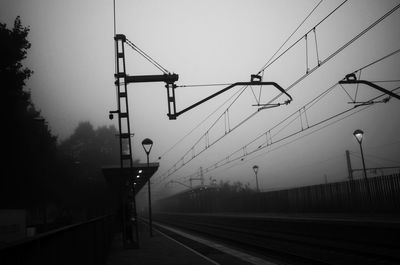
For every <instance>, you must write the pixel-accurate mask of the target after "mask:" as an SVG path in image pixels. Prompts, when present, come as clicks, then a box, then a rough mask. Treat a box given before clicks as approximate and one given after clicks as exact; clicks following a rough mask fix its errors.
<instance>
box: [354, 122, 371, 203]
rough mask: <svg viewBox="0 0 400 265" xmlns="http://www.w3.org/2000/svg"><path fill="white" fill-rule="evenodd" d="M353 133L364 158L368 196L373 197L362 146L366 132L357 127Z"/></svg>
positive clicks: (362, 158)
mask: <svg viewBox="0 0 400 265" xmlns="http://www.w3.org/2000/svg"><path fill="white" fill-rule="evenodd" d="M353 135H354V137H355V138H356V140H357V142H358V143H359V144H360V151H361V160H362V164H363V171H364V179H365V184H366V185H367V192H368V197H369V198H370V199H371V191H370V188H369V183H368V178H367V170H366V168H365V160H364V152H363V148H362V140H363V136H364V132H363V131H362V130H360V129H357V130H355V131H354V132H353Z"/></svg>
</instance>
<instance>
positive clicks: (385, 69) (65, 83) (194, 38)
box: [0, 0, 400, 190]
mask: <svg viewBox="0 0 400 265" xmlns="http://www.w3.org/2000/svg"><path fill="white" fill-rule="evenodd" d="M318 2H319V1H317V0H314V1H309V0H307V1H297V0H296V1H295V0H293V1H261V0H251V1H248V0H246V1H245V0H243V1H239V0H236V1H232V0H230V1H228V0H220V1H215V0H213V1H211V0H202V1H184V0H169V1H160V0H159V1H156V0H143V1H139V0H116V14H117V25H116V27H117V32H118V33H122V34H125V35H126V36H127V38H128V39H130V40H131V41H132V42H133V43H135V44H136V45H137V46H138V47H140V48H141V49H142V50H144V51H146V52H147V53H148V54H149V55H151V56H152V57H153V58H154V59H156V60H157V61H158V62H159V63H160V64H161V65H162V66H164V67H165V68H167V69H168V70H169V71H171V72H175V73H177V74H179V81H178V85H191V84H212V83H234V82H238V81H249V79H250V75H251V74H255V73H257V72H258V71H259V70H260V69H261V68H262V67H263V65H264V64H265V63H266V62H267V60H268V59H269V58H270V57H271V56H272V55H273V54H274V52H275V51H276V50H277V49H278V48H279V47H280V46H281V44H282V43H283V42H284V41H285V39H286V38H287V37H288V36H289V35H290V34H291V33H292V32H293V30H294V29H295V28H296V27H297V26H298V25H299V24H300V22H301V21H302V20H303V19H304V18H305V17H306V16H307V14H309V12H310V11H311V10H312V9H313V8H314V7H315V6H316V5H317V3H318ZM341 2H342V1H336V0H335V1H323V2H322V3H321V4H320V5H319V6H318V8H317V9H316V10H315V12H314V13H313V14H312V16H311V17H310V18H309V19H308V20H307V21H306V22H305V23H304V25H303V26H302V27H301V28H300V29H299V30H298V32H297V33H296V34H295V35H294V36H293V37H292V38H291V39H290V40H289V42H288V43H287V45H286V46H285V48H286V47H289V45H290V44H292V43H294V41H296V40H297V39H299V38H300V37H301V36H303V35H304V34H305V33H306V32H307V31H308V30H310V29H312V27H313V26H314V25H316V24H317V23H318V22H319V21H320V20H321V19H322V18H323V17H325V16H326V15H327V14H328V13H329V12H331V11H332V10H333V9H334V8H335V7H336V6H338V5H339V4H340V3H341ZM0 3H1V6H0V18H1V21H2V22H6V23H7V24H9V25H11V24H12V22H13V20H14V19H15V17H16V16H17V15H20V16H21V18H22V23H23V24H24V25H29V26H30V28H31V31H30V35H29V39H30V41H31V43H32V48H31V49H30V51H29V55H28V59H27V60H26V65H27V66H28V67H30V68H31V69H33V70H34V72H35V73H34V75H33V76H32V78H31V79H30V80H29V82H28V87H29V88H31V90H32V97H33V101H34V103H35V104H36V107H37V108H38V109H40V110H41V111H42V114H43V117H45V118H46V120H47V121H48V122H49V125H50V127H51V129H52V131H53V133H54V134H56V135H58V136H59V138H60V139H64V138H65V137H67V136H68V135H70V134H71V133H72V132H73V130H74V128H75V127H76V126H77V125H78V123H79V122H80V121H86V120H88V121H90V122H92V124H94V125H95V126H101V125H110V124H114V125H115V126H117V122H116V120H115V119H114V120H113V121H110V120H108V111H109V110H114V109H115V108H116V95H115V87H114V85H113V83H114V77H113V74H114V42H113V1H112V0H86V1H61V0H12V1H11V0H10V1H6V0H0ZM398 3H399V2H398V1H390V0H383V1H372V0H370V1H367V0H365V1H361V0H359V1H357V0H350V1H348V2H347V3H346V4H345V5H344V6H343V7H342V8H340V9H339V10H338V11H337V12H335V13H334V14H333V15H332V16H331V17H329V19H327V20H326V21H325V22H324V23H322V24H321V25H320V26H318V27H317V29H316V32H317V35H316V36H317V43H318V56H319V59H320V61H323V60H325V59H326V58H327V57H328V56H329V55H331V54H332V53H333V52H334V51H335V50H337V49H338V48H339V47H341V45H343V44H344V43H346V42H347V41H349V40H350V39H352V38H353V37H354V36H356V35H357V34H358V33H360V32H361V31H362V30H363V29H365V28H366V27H368V26H369V25H370V24H372V23H373V22H374V21H376V20H377V19H378V18H380V17H381V16H383V15H384V14H385V13H386V12H388V11H389V10H390V9H392V8H393V7H394V6H396V5H397V4H398ZM399 25H400V12H399V10H397V11H395V12H394V13H393V14H392V15H391V16H389V17H388V18H386V19H385V20H383V21H382V22H381V23H379V24H378V25H377V26H376V27H374V28H373V29H371V30H370V31H368V32H367V33H366V34H365V35H363V36H362V37H360V38H359V39H358V40H356V41H355V42H354V43H352V44H351V45H350V46H348V47H346V48H345V49H344V50H343V51H342V52H340V53H339V54H338V55H336V56H335V57H334V58H332V60H329V61H327V62H326V63H325V64H324V65H323V66H321V67H320V68H318V69H317V70H316V71H314V72H313V73H312V74H310V75H309V76H308V77H307V78H305V79H304V80H302V81H301V82H300V83H298V84H297V85H296V86H294V87H293V88H292V89H291V90H290V94H291V95H292V96H293V99H294V100H293V102H292V103H291V104H290V105H288V106H281V107H278V108H273V109H267V110H263V111H260V112H259V113H257V114H256V115H255V116H254V117H253V118H251V119H250V120H248V121H247V122H245V123H244V124H243V125H242V126H240V127H238V128H237V129H236V130H234V131H233V132H231V133H229V134H228V135H226V136H225V137H223V138H222V139H221V140H220V141H219V142H218V143H216V144H214V145H213V146H211V147H210V148H208V149H207V150H205V151H204V152H202V153H201V154H200V155H198V156H197V157H196V158H194V159H193V160H191V161H190V162H188V163H187V164H186V165H185V166H184V167H182V168H180V170H178V171H176V172H175V173H174V174H172V175H171V176H169V177H168V178H166V179H165V181H164V182H162V183H161V184H159V185H158V186H157V187H158V188H162V189H173V188H174V189H178V188H184V187H183V186H182V187H180V186H179V185H177V184H175V185H172V184H171V185H167V186H165V183H167V182H168V181H169V180H172V179H176V180H179V181H183V182H185V181H186V182H185V183H186V184H188V182H187V176H188V175H190V174H193V173H195V172H196V171H199V169H200V167H203V168H209V167H211V166H212V165H213V164H215V163H216V162H218V161H221V160H222V159H224V158H225V157H227V156H229V155H230V154H232V153H233V152H234V151H235V150H237V149H240V148H242V147H244V146H246V145H247V144H248V143H250V142H251V141H252V140H253V139H255V138H256V137H257V136H259V135H260V134H262V133H263V132H266V131H268V130H269V129H271V128H272V127H273V126H274V125H275V124H277V123H279V122H280V121H282V120H283V119H284V118H285V117H287V116H288V115H290V114H291V113H293V112H295V111H296V110H298V109H300V108H301V107H302V106H304V104H306V103H307V102H309V101H310V100H312V99H313V98H315V97H316V96H317V95H318V94H320V93H322V91H324V90H326V89H328V88H329V87H330V86H332V85H333V84H335V83H336V82H337V81H339V80H340V79H342V78H343V77H344V76H345V75H346V74H348V73H351V72H353V71H354V70H357V69H359V68H361V67H363V66H365V65H367V64H369V63H370V62H373V61H374V60H377V59H379V58H381V57H383V56H385V55H387V54H389V53H390V52H393V51H395V50H397V49H399V48H400V29H399ZM308 46H309V47H308V51H309V54H308V55H309V57H308V60H309V68H313V67H315V66H316V64H317V58H316V57H317V54H316V52H315V51H316V49H315V40H314V34H313V33H310V34H309V35H308ZM305 58H306V55H305V41H304V40H302V41H301V43H300V44H299V45H297V46H295V47H294V48H293V49H291V50H290V52H287V53H286V54H285V55H284V56H282V57H281V59H279V60H278V61H276V63H274V64H273V65H272V66H271V67H270V68H268V69H266V71H265V72H264V81H275V82H277V83H278V84H280V85H281V86H282V87H283V88H287V87H288V86H289V85H291V84H292V83H293V82H294V81H296V80H297V79H298V78H299V77H301V76H302V75H304V73H305V67H306V66H305V65H306V60H305ZM399 58H400V55H399V54H397V55H395V56H392V57H390V58H388V59H386V60H384V61H382V62H379V63H377V64H375V65H374V66H372V67H370V68H367V69H365V70H363V71H362V78H363V79H366V80H399V79H400V60H399ZM127 70H128V71H127V72H128V74H129V75H136V74H160V73H161V72H159V71H158V70H157V69H156V68H154V67H153V66H152V65H150V64H149V63H148V62H146V61H145V60H144V59H143V58H141V57H139V56H138V55H137V54H136V53H135V52H134V51H132V50H130V49H129V48H127ZM379 84H380V85H382V86H383V87H386V88H388V89H393V88H395V87H397V86H399V84H400V82H389V83H379ZM221 88H222V87H195V88H178V89H177V90H176V93H177V108H178V110H180V109H183V108H184V107H186V106H189V105H190V104H192V103H194V102H196V101H197V100H199V99H201V98H204V97H206V96H208V95H209V94H211V93H214V92H215V91H217V90H219V89H221ZM239 89H240V87H238V88H236V89H232V90H231V91H230V92H227V93H225V94H223V95H221V96H219V97H218V98H216V99H214V100H211V101H209V102H207V103H205V104H203V105H202V106H200V107H198V108H196V109H194V110H191V111H190V112H188V113H186V114H184V115H182V116H180V117H178V119H177V120H175V121H170V120H168V118H167V116H166V113H167V100H166V91H165V90H166V89H165V88H164V84H162V83H153V84H137V85H130V86H129V93H130V98H129V100H130V115H131V128H132V132H133V133H135V137H134V138H133V141H134V146H133V153H134V156H136V157H138V158H140V159H141V160H142V161H145V154H144V151H143V150H142V147H141V146H140V143H141V141H142V140H143V139H144V138H147V137H148V138H151V139H152V140H153V141H154V147H153V150H152V153H151V160H152V161H157V162H160V169H159V171H158V173H157V175H156V176H155V177H154V181H155V182H157V180H159V179H160V178H164V176H165V175H162V174H163V173H165V172H166V171H167V170H168V169H170V168H171V167H173V165H174V164H175V163H177V162H178V164H179V161H180V159H181V158H182V157H183V156H184V154H185V153H186V152H187V151H190V149H191V147H192V146H194V144H195V142H196V141H197V140H198V139H200V137H202V136H203V135H204V134H205V133H206V132H207V130H208V129H209V128H210V126H211V125H212V124H213V123H214V122H215V121H216V120H217V118H218V117H219V116H221V115H222V113H223V112H224V111H225V110H226V109H227V106H228V104H230V102H232V100H231V101H228V102H227V103H226V104H225V105H222V104H223V102H225V101H227V100H228V99H229V98H230V97H232V96H233V95H234V93H237V92H238V91H239ZM346 89H347V90H348V93H349V94H350V95H353V96H354V94H355V86H348V87H346ZM253 92H254V94H253ZM253 92H252V90H251V89H250V88H248V89H247V90H246V91H245V92H244V93H243V94H242V96H241V97H240V98H239V99H238V100H237V102H235V104H234V105H232V107H231V108H229V121H230V125H231V127H233V126H234V125H235V124H237V123H239V122H240V121H241V120H242V119H244V118H245V117H247V116H249V115H250V114H251V113H252V112H254V111H255V110H256V107H254V106H252V104H255V97H254V95H256V97H258V95H259V88H258V87H254V88H253ZM378 94H379V93H378V92H376V91H374V90H372V89H370V88H368V87H366V86H360V87H359V92H358V100H363V99H364V100H365V99H368V98H372V97H374V96H376V95H378ZM275 95H277V93H276V91H275V90H274V89H273V88H272V87H264V88H263V89H262V94H261V103H265V102H267V101H268V100H270V99H271V98H273V97H274V96H275ZM283 100H284V98H283V97H281V98H279V99H278V100H277V101H276V102H282V101H283ZM348 101H350V99H349V96H348V95H347V94H346V93H345V92H344V90H343V89H342V88H341V87H336V88H334V90H332V92H331V93H330V94H329V95H327V96H326V97H324V98H323V99H322V100H321V101H319V102H318V103H317V104H315V106H313V107H312V108H310V109H309V110H308V111H307V112H306V116H304V115H303V116H302V118H303V122H304V123H303V126H304V127H307V124H306V121H305V119H306V118H307V121H308V123H309V124H312V123H313V122H317V121H319V120H322V119H325V118H328V117H330V116H332V115H333V114H335V113H338V112H340V111H343V110H345V109H346V108H349V107H351V106H350V105H349V104H348V103H347V102H348ZM221 105H222V107H221V108H220V109H219V110H218V111H216V112H215V114H214V115H212V116H211V117H210V118H208V119H207V120H206V121H205V122H204V123H202V124H201V125H200V126H198V124H199V123H200V122H201V121H203V120H204V119H205V118H206V117H207V116H208V115H209V114H210V113H212V112H213V111H214V110H216V109H217V108H218V107H220V106H221ZM399 113H400V102H399V101H398V100H396V99H391V100H390V101H389V102H388V103H386V104H383V103H381V104H374V105H372V106H370V107H369V108H368V109H366V110H363V111H360V112H359V113H356V114H354V115H352V116H350V117H348V118H346V119H344V120H341V121H339V122H337V123H335V124H332V125H330V126H328V127H326V128H323V129H321V130H318V131H317V132H315V133H312V134H310V135H308V136H305V135H307V134H309V133H310V132H312V131H314V130H315V129H320V128H321V127H322V126H324V125H327V123H326V124H323V125H321V126H319V127H315V128H314V129H313V130H311V129H310V130H305V131H304V132H303V133H302V134H298V135H296V136H294V137H292V138H289V139H287V140H286V141H282V142H279V143H277V144H273V145H271V146H270V147H268V148H264V149H262V150H260V151H259V152H256V153H254V154H253V155H249V156H246V157H245V158H244V160H243V161H241V160H239V161H236V162H234V163H229V164H227V165H226V166H221V167H218V168H216V169H214V170H212V171H210V172H205V177H206V179H208V178H209V177H213V178H216V179H217V181H219V180H230V181H236V180H240V181H242V182H244V183H247V182H249V183H250V185H251V186H252V187H255V178H254V173H253V171H252V169H251V168H252V166H253V165H255V164H257V165H259V167H260V169H259V182H260V186H261V188H262V189H263V190H268V189H276V188H280V187H292V186H296V185H308V184H316V183H323V182H324V181H325V177H324V175H325V174H326V176H327V178H328V181H341V180H344V179H345V178H346V177H347V172H346V160H345V150H346V149H348V150H350V151H351V152H352V162H353V167H354V168H360V167H361V162H360V158H359V146H358V144H357V142H356V141H355V140H354V138H353V136H352V133H353V131H354V130H355V129H358V128H360V129H363V130H364V131H365V139H364V142H363V146H364V150H365V154H366V163H367V167H382V166H394V165H400V151H399V150H400V148H399V147H400V137H399V129H400V119H399V118H398V115H399ZM224 117H225V116H223V118H224ZM225 118H226V117H225ZM222 120H223V119H222ZM333 121H334V120H333ZM225 124H226V123H224V122H221V123H220V124H217V125H216V126H215V127H213V129H212V130H210V132H209V135H208V137H209V140H210V141H213V140H215V139H217V138H219V137H220V136H221V135H223V134H224V130H226V127H224V126H225ZM196 126H198V127H197V128H196V129H195V130H194V131H193V133H191V134H190V135H188V136H187V137H186V138H184V139H183V140H182V141H180V140H181V139H182V137H184V136H185V135H187V134H188V133H189V132H190V131H191V130H192V129H193V128H194V127H196ZM300 127H301V124H300V122H299V121H295V122H294V123H293V124H291V125H290V126H289V125H288V126H287V127H285V129H282V131H280V133H279V134H278V135H277V136H274V137H275V138H274V139H275V140H276V139H279V138H281V137H283V136H284V135H289V134H290V133H291V132H294V131H296V130H298V129H299V128H300ZM276 132H277V131H276ZM302 136H305V137H303V138H301V139H298V140H296V141H294V142H293V143H289V142H291V141H293V140H295V139H297V138H298V137H302ZM274 139H273V140H274ZM178 141H180V142H179V144H178V145H176V147H174V148H173V149H171V150H170V151H169V152H167V153H165V152H166V151H168V150H169V149H170V148H171V147H172V146H174V144H175V143H177V142H178ZM201 144H203V145H205V143H204V141H201ZM257 144H258V143H257ZM259 144H262V142H259ZM201 148H203V149H204V146H203V147H200V146H196V148H195V149H197V150H196V151H199V150H201ZM247 148H248V149H251V146H247ZM253 148H254V146H253ZM277 148H278V149H277ZM246 151H248V150H245V151H244V152H246ZM159 156H162V159H161V160H158V157H159ZM189 156H190V155H189ZM187 160H188V159H185V161H187Z"/></svg>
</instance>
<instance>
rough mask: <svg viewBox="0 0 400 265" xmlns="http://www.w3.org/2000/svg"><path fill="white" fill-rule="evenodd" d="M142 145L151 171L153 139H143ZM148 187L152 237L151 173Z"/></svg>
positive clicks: (151, 232) (151, 234) (151, 233)
mask: <svg viewBox="0 0 400 265" xmlns="http://www.w3.org/2000/svg"><path fill="white" fill-rule="evenodd" d="M142 146H143V149H144V151H145V152H146V155H147V171H148V172H149V173H150V171H149V167H150V164H149V155H150V151H151V148H152V147H153V141H152V140H151V139H149V138H146V139H144V140H143V141H142ZM147 188H148V195H149V231H150V237H152V236H153V221H152V212H151V188H150V175H149V179H148V180H147Z"/></svg>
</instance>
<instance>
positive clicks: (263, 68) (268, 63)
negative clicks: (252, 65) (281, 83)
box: [258, 0, 348, 74]
mask: <svg viewBox="0 0 400 265" xmlns="http://www.w3.org/2000/svg"><path fill="white" fill-rule="evenodd" d="M347 1H348V0H345V1H343V2H342V3H341V4H340V5H339V6H337V7H336V8H335V9H334V10H332V11H331V12H330V13H329V14H328V15H327V16H326V17H324V18H323V19H322V20H321V21H320V22H318V23H317V24H316V25H315V26H314V27H313V29H314V28H316V27H318V26H319V25H320V24H321V23H323V22H324V21H325V20H326V19H327V18H329V17H330V16H331V15H332V14H333V13H335V12H336V11H337V10H338V9H339V8H340V7H342V6H343V5H344V4H345V3H346V2H347ZM311 31H312V29H311V30H309V31H308V32H307V33H306V34H305V35H307V34H308V33H310V32H311ZM303 37H304V35H303V36H302V37H301V38H299V39H298V40H297V41H295V42H294V43H293V44H292V45H290V46H289V47H288V48H287V49H286V50H285V51H283V52H282V53H281V54H280V55H279V56H278V57H276V58H275V59H274V60H269V61H268V62H267V63H266V64H265V65H264V66H263V67H262V68H261V70H260V71H258V74H260V73H261V72H263V71H265V69H267V68H268V67H269V66H271V65H272V64H273V63H274V62H275V61H277V60H278V59H279V58H280V57H282V56H283V55H284V54H285V53H287V52H288V51H289V50H290V49H292V48H293V47H294V46H295V45H296V44H297V43H299V42H300V41H301V40H302V39H303Z"/></svg>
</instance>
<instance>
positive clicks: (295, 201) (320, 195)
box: [155, 174, 400, 213]
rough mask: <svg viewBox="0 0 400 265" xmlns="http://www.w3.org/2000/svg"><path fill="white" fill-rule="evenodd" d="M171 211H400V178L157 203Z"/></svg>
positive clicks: (204, 193) (192, 195)
mask: <svg viewBox="0 0 400 265" xmlns="http://www.w3.org/2000/svg"><path fill="white" fill-rule="evenodd" d="M155 209H157V210H160V211H170V212H371V211H372V212H386V213H393V212H396V213H399V212H400V175H399V174H394V175H388V176H380V177H374V178H368V180H367V181H366V180H365V179H357V180H353V181H344V182H336V183H330V184H321V185H313V186H306V187H299V188H292V189H285V190H279V191H270V192H260V193H256V192H221V191H218V190H217V189H199V190H191V191H187V192H184V193H180V194H178V195H175V196H171V197H169V198H165V199H163V200H160V201H158V202H157V205H156V206H155Z"/></svg>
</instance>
